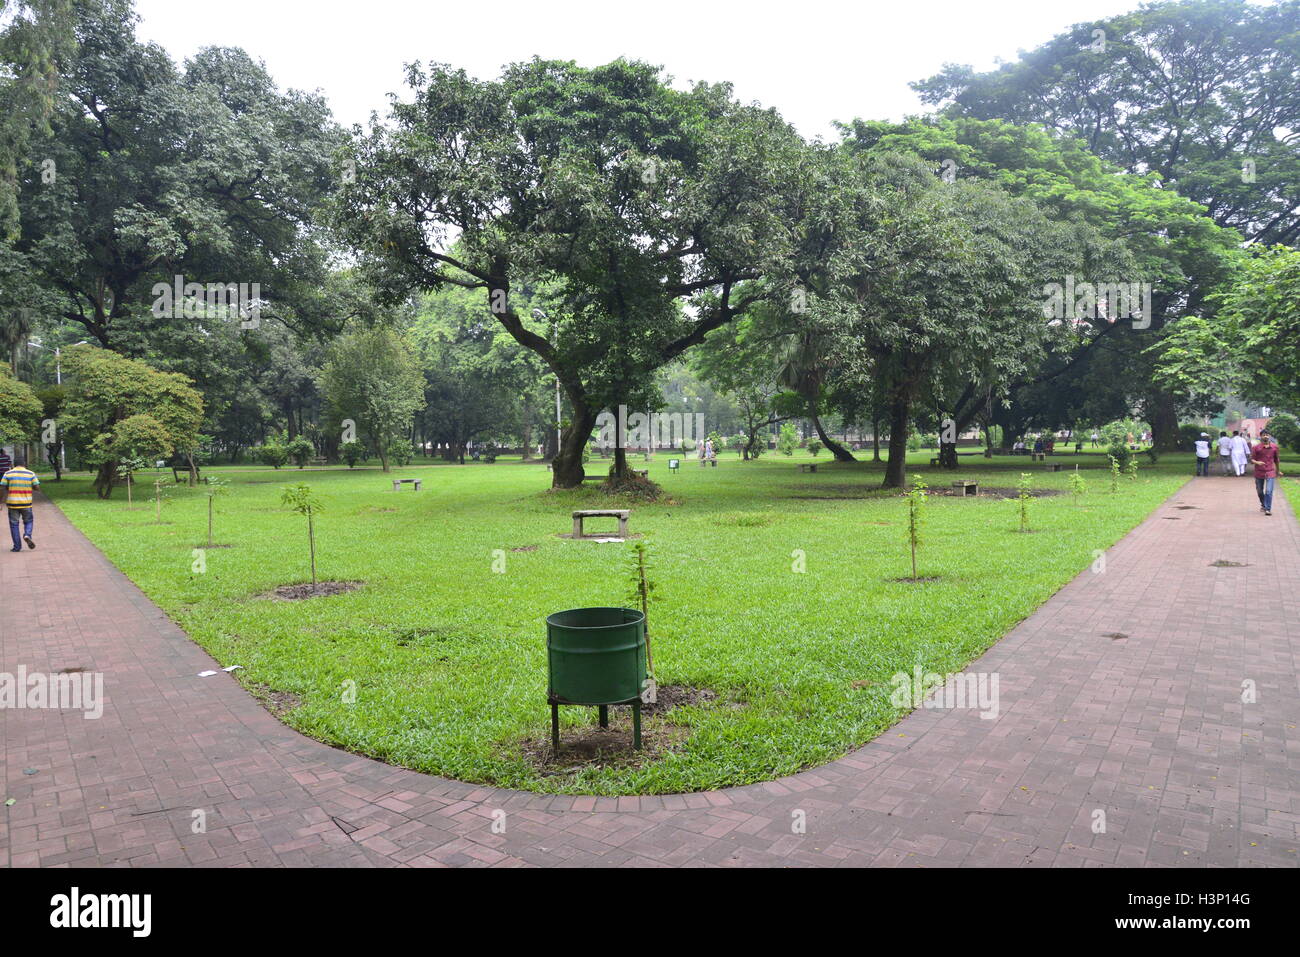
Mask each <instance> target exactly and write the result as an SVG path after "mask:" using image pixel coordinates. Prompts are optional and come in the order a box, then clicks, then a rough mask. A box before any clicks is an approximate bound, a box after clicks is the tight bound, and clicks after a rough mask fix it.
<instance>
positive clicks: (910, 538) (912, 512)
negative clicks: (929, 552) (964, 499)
mask: <svg viewBox="0 0 1300 957" xmlns="http://www.w3.org/2000/svg"><path fill="white" fill-rule="evenodd" d="M928 489H929V486H928V485H926V484H925V483H924V482H922V481H921V480H920V479H919V478H918V479H914V480H913V482H912V488H911V490H910V491H908V493H907V543H908V545H909V546H910V547H911V549H912V579H913V580H914V581H915V580H916V579H917V577H918V576H917V574H916V549H917V548H918V547H919V546H920V544H921V526H922V524H923V522H924V511H925V503H926V501H927V499H928V494H927V490H928Z"/></svg>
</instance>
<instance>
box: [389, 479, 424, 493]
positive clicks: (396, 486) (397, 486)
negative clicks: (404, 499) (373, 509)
mask: <svg viewBox="0 0 1300 957" xmlns="http://www.w3.org/2000/svg"><path fill="white" fill-rule="evenodd" d="M423 481H424V480H423V479H393V491H394V492H400V491H401V490H402V485H404V484H406V483H410V484H411V485H414V486H415V490H416V491H417V492H418V491H420V483H421V482H423Z"/></svg>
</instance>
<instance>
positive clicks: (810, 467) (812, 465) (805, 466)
mask: <svg viewBox="0 0 1300 957" xmlns="http://www.w3.org/2000/svg"><path fill="white" fill-rule="evenodd" d="M799 471H800V472H816V471H817V463H816V462H801V463H799Z"/></svg>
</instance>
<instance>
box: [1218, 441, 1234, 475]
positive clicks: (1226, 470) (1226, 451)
mask: <svg viewBox="0 0 1300 957" xmlns="http://www.w3.org/2000/svg"><path fill="white" fill-rule="evenodd" d="M1219 474H1220V475H1231V474H1232V439H1230V438H1228V433H1227V432H1220V433H1219Z"/></svg>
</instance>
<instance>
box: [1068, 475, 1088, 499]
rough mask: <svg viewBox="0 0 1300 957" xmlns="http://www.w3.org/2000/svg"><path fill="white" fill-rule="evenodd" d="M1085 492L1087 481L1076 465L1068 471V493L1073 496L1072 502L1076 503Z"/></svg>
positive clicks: (1086, 490)
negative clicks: (1071, 470) (1072, 469)
mask: <svg viewBox="0 0 1300 957" xmlns="http://www.w3.org/2000/svg"><path fill="white" fill-rule="evenodd" d="M1087 492H1088V483H1087V481H1086V480H1085V479H1084V477H1083V473H1081V472H1080V471H1079V466H1077V465H1076V466H1075V467H1074V471H1073V472H1071V473H1070V495H1072V496H1073V497H1074V504H1075V505H1078V504H1079V500H1080V499H1082V498H1083V496H1084V495H1086V494H1087Z"/></svg>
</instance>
